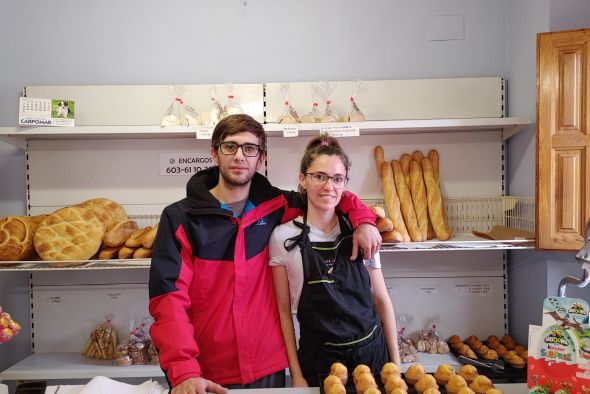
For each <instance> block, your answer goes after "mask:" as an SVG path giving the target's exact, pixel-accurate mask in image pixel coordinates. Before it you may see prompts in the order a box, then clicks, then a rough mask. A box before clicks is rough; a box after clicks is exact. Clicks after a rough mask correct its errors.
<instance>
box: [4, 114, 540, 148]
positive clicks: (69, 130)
mask: <svg viewBox="0 0 590 394" xmlns="http://www.w3.org/2000/svg"><path fill="white" fill-rule="evenodd" d="M529 123H530V120H529V119H528V118H468V119H417V120H410V119H409V120H379V121H377V120H375V121H365V122H355V123H330V125H332V126H333V125H338V124H342V125H348V124H350V125H353V126H358V128H359V132H360V133H361V134H363V135H377V134H408V133H440V132H449V131H490V130H498V131H501V132H502V137H503V139H507V138H509V137H511V136H512V135H514V134H516V133H517V132H518V131H520V130H522V129H524V128H525V127H526V126H527V125H528V124H529ZM284 126H286V125H281V124H277V123H268V124H264V129H265V130H266V131H267V132H268V135H269V136H270V137H280V136H282V131H283V128H284ZM297 126H298V127H299V130H300V134H301V135H311V134H315V133H317V132H319V130H320V128H321V127H322V123H300V124H298V125H297ZM200 128H206V126H191V127H160V126H155V125H146V126H75V127H0V140H3V141H5V142H7V143H9V144H11V145H14V146H17V147H19V148H21V149H26V147H27V141H29V140H63V139H70V140H71V139H133V138H135V139H137V138H141V139H145V138H196V132H197V130H199V129H200ZM209 128H210V127H209Z"/></svg>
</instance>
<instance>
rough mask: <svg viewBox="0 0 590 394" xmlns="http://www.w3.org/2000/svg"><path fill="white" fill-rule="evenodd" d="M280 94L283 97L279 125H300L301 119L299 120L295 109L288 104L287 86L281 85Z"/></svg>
mask: <svg viewBox="0 0 590 394" xmlns="http://www.w3.org/2000/svg"><path fill="white" fill-rule="evenodd" d="M281 93H282V95H283V105H284V107H283V113H282V114H281V116H280V117H279V123H282V124H291V123H301V119H300V118H299V114H298V113H297V111H295V108H293V106H292V105H291V103H290V102H289V84H288V83H282V84H281Z"/></svg>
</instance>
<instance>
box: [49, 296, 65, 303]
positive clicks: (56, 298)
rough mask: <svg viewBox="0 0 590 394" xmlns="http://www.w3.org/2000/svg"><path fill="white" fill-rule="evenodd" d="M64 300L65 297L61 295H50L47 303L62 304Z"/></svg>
mask: <svg viewBox="0 0 590 394" xmlns="http://www.w3.org/2000/svg"><path fill="white" fill-rule="evenodd" d="M62 302H63V299H62V298H61V296H49V297H47V303H48V304H61V303H62Z"/></svg>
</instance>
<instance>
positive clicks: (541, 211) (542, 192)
mask: <svg viewBox="0 0 590 394" xmlns="http://www.w3.org/2000/svg"><path fill="white" fill-rule="evenodd" d="M589 76H590V29H585V30H574V31H567V32H559V33H542V34H539V35H538V37H537V174H536V182H537V204H536V207H537V213H536V216H537V217H536V222H537V227H536V229H537V234H536V235H537V237H536V238H537V248H539V249H561V250H579V249H580V248H581V247H582V245H583V244H584V229H585V224H586V221H587V220H588V218H590V182H589V181H588V176H589V174H590V155H589V147H590V135H589V130H590V100H589V99H590V97H589V96H588V93H589V92H590V78H589Z"/></svg>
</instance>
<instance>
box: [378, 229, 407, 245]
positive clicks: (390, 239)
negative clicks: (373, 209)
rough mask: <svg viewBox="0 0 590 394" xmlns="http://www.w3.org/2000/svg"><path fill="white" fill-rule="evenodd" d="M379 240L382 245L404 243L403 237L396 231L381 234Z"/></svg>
mask: <svg viewBox="0 0 590 394" xmlns="http://www.w3.org/2000/svg"><path fill="white" fill-rule="evenodd" d="M381 240H382V241H383V242H384V243H396V242H404V237H403V236H402V235H401V234H400V233H399V231H397V230H391V231H386V232H384V233H381Z"/></svg>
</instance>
